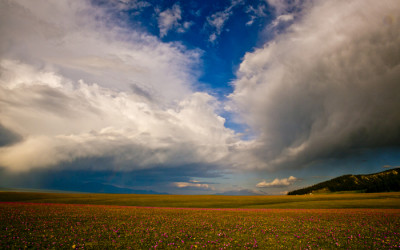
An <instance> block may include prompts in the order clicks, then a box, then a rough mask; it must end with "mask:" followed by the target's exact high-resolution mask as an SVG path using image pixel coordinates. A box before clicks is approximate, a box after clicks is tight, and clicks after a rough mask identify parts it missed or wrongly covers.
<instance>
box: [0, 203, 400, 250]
mask: <svg viewBox="0 0 400 250" xmlns="http://www.w3.org/2000/svg"><path fill="white" fill-rule="evenodd" d="M0 232H1V234H0V249H22V248H35V249H75V248H76V249H83V248H87V249H115V248H117V249H156V248H161V249H175V248H183V249H196V248H206V249H249V248H259V249H336V248H340V249H393V248H400V209H230V208H222V209H213V208H142V207H127V206H103V205H71V204H39V203H38V204H35V203H13V202H11V203H7V202H3V203H0Z"/></svg>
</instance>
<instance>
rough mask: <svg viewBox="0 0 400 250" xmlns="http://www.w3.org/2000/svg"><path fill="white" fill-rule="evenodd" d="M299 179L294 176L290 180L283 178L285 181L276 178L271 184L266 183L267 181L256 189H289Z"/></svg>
mask: <svg viewBox="0 0 400 250" xmlns="http://www.w3.org/2000/svg"><path fill="white" fill-rule="evenodd" d="M297 180H298V179H297V178H296V177H294V176H290V177H289V178H283V179H278V178H276V179H275V180H273V181H271V182H266V181H265V180H264V181H262V182H260V183H258V184H257V185H256V187H259V188H268V187H287V186H290V185H291V184H293V183H294V182H295V181H297Z"/></svg>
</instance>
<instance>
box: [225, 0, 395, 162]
mask: <svg viewBox="0 0 400 250" xmlns="http://www.w3.org/2000/svg"><path fill="white" fill-rule="evenodd" d="M277 6H278V4H277ZM398 13H400V5H399V4H397V1H395V0H384V1H380V2H379V3H378V2H376V1H372V0H371V1H361V0H359V1H352V2H348V1H344V0H343V1H337V0H335V1H333V0H332V1H316V2H313V5H310V6H308V7H307V8H306V9H304V10H303V12H302V13H301V18H299V19H298V20H295V22H294V23H293V24H292V25H291V26H290V27H289V28H288V29H287V30H286V31H285V32H283V33H282V34H280V35H278V36H277V37H276V38H275V39H273V40H272V41H270V42H268V43H267V44H265V45H264V47H263V48H260V49H257V50H255V51H254V52H252V53H247V54H246V55H245V57H244V60H243V62H242V64H241V65H240V69H239V71H238V72H237V76H238V79H237V80H236V81H235V82H234V86H235V90H234V93H233V94H232V95H231V96H230V98H231V100H232V103H231V105H232V108H236V110H237V112H238V113H239V114H240V115H241V118H243V119H244V121H245V122H246V123H247V124H248V125H249V126H250V127H251V128H252V129H253V131H254V132H255V133H256V135H257V136H258V137H257V139H256V140H257V143H258V146H256V147H255V148H253V149H252V151H253V154H254V156H255V157H256V158H258V159H260V161H261V162H264V164H263V165H261V166H259V168H264V169H277V168H280V169H281V168H282V167H287V168H297V167H304V166H307V165H308V164H310V163H313V162H317V161H323V160H326V159H332V158H337V157H344V156H346V155H347V156H348V155H353V154H357V152H360V150H362V149H365V148H377V147H390V146H395V145H398V142H399V140H400V134H399V132H398V127H399V126H400V116H399V112H397V111H396V110H398V109H400V98H399V96H398V95H397V93H399V92H400V85H399V84H398V81H399V79H400V67H399V65H400V58H399V57H398V56H397V55H399V53H398V52H399V50H400V33H399V32H397V31H398V30H400V22H399V20H400V17H399V14H398ZM385 20H391V21H390V22H386V21H385ZM254 145H255V144H254Z"/></svg>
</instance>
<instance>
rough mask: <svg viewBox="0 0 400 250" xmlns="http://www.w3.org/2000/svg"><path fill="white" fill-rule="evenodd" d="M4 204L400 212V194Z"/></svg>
mask: <svg viewBox="0 0 400 250" xmlns="http://www.w3.org/2000/svg"><path fill="white" fill-rule="evenodd" d="M1 201H3V202H5V201H15V202H31V203H62V204H92V205H121V206H145V207H192V208H400V193H399V192H393V193H370V194H366V193H353V194H351V193H350V194H318V195H299V196H296V195H293V196H288V195H285V196H217V195H138V194H79V193H74V194H65V193H28V192H26V193H23V192H0V202H1Z"/></svg>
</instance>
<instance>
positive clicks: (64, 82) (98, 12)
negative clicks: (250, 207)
mask: <svg viewBox="0 0 400 250" xmlns="http://www.w3.org/2000/svg"><path fill="white" fill-rule="evenodd" d="M109 18H110V16H109V13H107V12H106V11H105V10H103V9H101V8H99V7H96V8H95V7H93V6H92V5H91V4H90V3H89V1H79V2H72V3H70V2H67V1H56V2H54V1H45V0H39V1H35V2H32V1H1V3H0V19H1V20H0V23H1V28H0V29H1V30H0V31H1V34H2V37H1V40H0V53H1V57H0V58H1V60H0V106H1V110H0V115H1V116H0V124H1V126H0V133H1V134H4V135H7V136H5V137H4V138H5V139H2V141H1V145H0V166H1V167H4V168H6V169H7V170H10V171H14V172H18V171H28V170H31V169H39V168H46V167H54V166H62V163H63V164H64V163H71V162H74V161H77V160H78V159H96V158H100V159H101V158H106V159H109V160H108V161H107V164H97V163H98V162H97V161H94V160H93V164H92V165H90V164H88V165H89V168H90V169H92V170H97V171H106V170H110V169H111V170H115V171H133V170H138V169H148V168H155V167H168V166H169V167H171V166H175V167H177V166H201V165H207V166H211V165H212V166H223V165H224V159H225V158H226V157H227V155H229V154H230V152H231V151H232V147H235V145H236V144H238V143H240V141H239V139H238V138H237V137H236V135H235V134H234V132H233V131H232V130H230V129H227V128H225V127H224V122H225V120H224V118H222V117H221V116H219V115H218V114H217V110H218V109H219V105H220V104H219V103H218V101H217V100H216V99H215V98H214V97H212V96H210V95H208V94H207V93H204V92H196V91H195V90H194V88H193V83H194V82H195V79H196V70H195V66H196V65H197V64H198V63H199V56H200V54H199V52H198V51H196V50H187V49H185V48H184V47H183V46H182V45H180V44H168V43H162V42H160V41H159V40H158V39H157V38H155V37H153V36H150V35H148V34H145V33H140V32H138V31H135V30H129V29H128V28H127V27H123V26H120V25H119V24H118V25H117V24H113V23H112V22H111V20H109ZM110 159H111V160H110ZM110 162H111V163H110ZM60 164H61V165H60ZM66 165H68V164H66ZM71 165H72V167H73V165H74V164H71ZM71 165H69V167H71ZM76 165H77V166H78V165H79V164H76ZM85 167H86V168H87V167H88V166H87V165H86V166H85Z"/></svg>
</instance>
